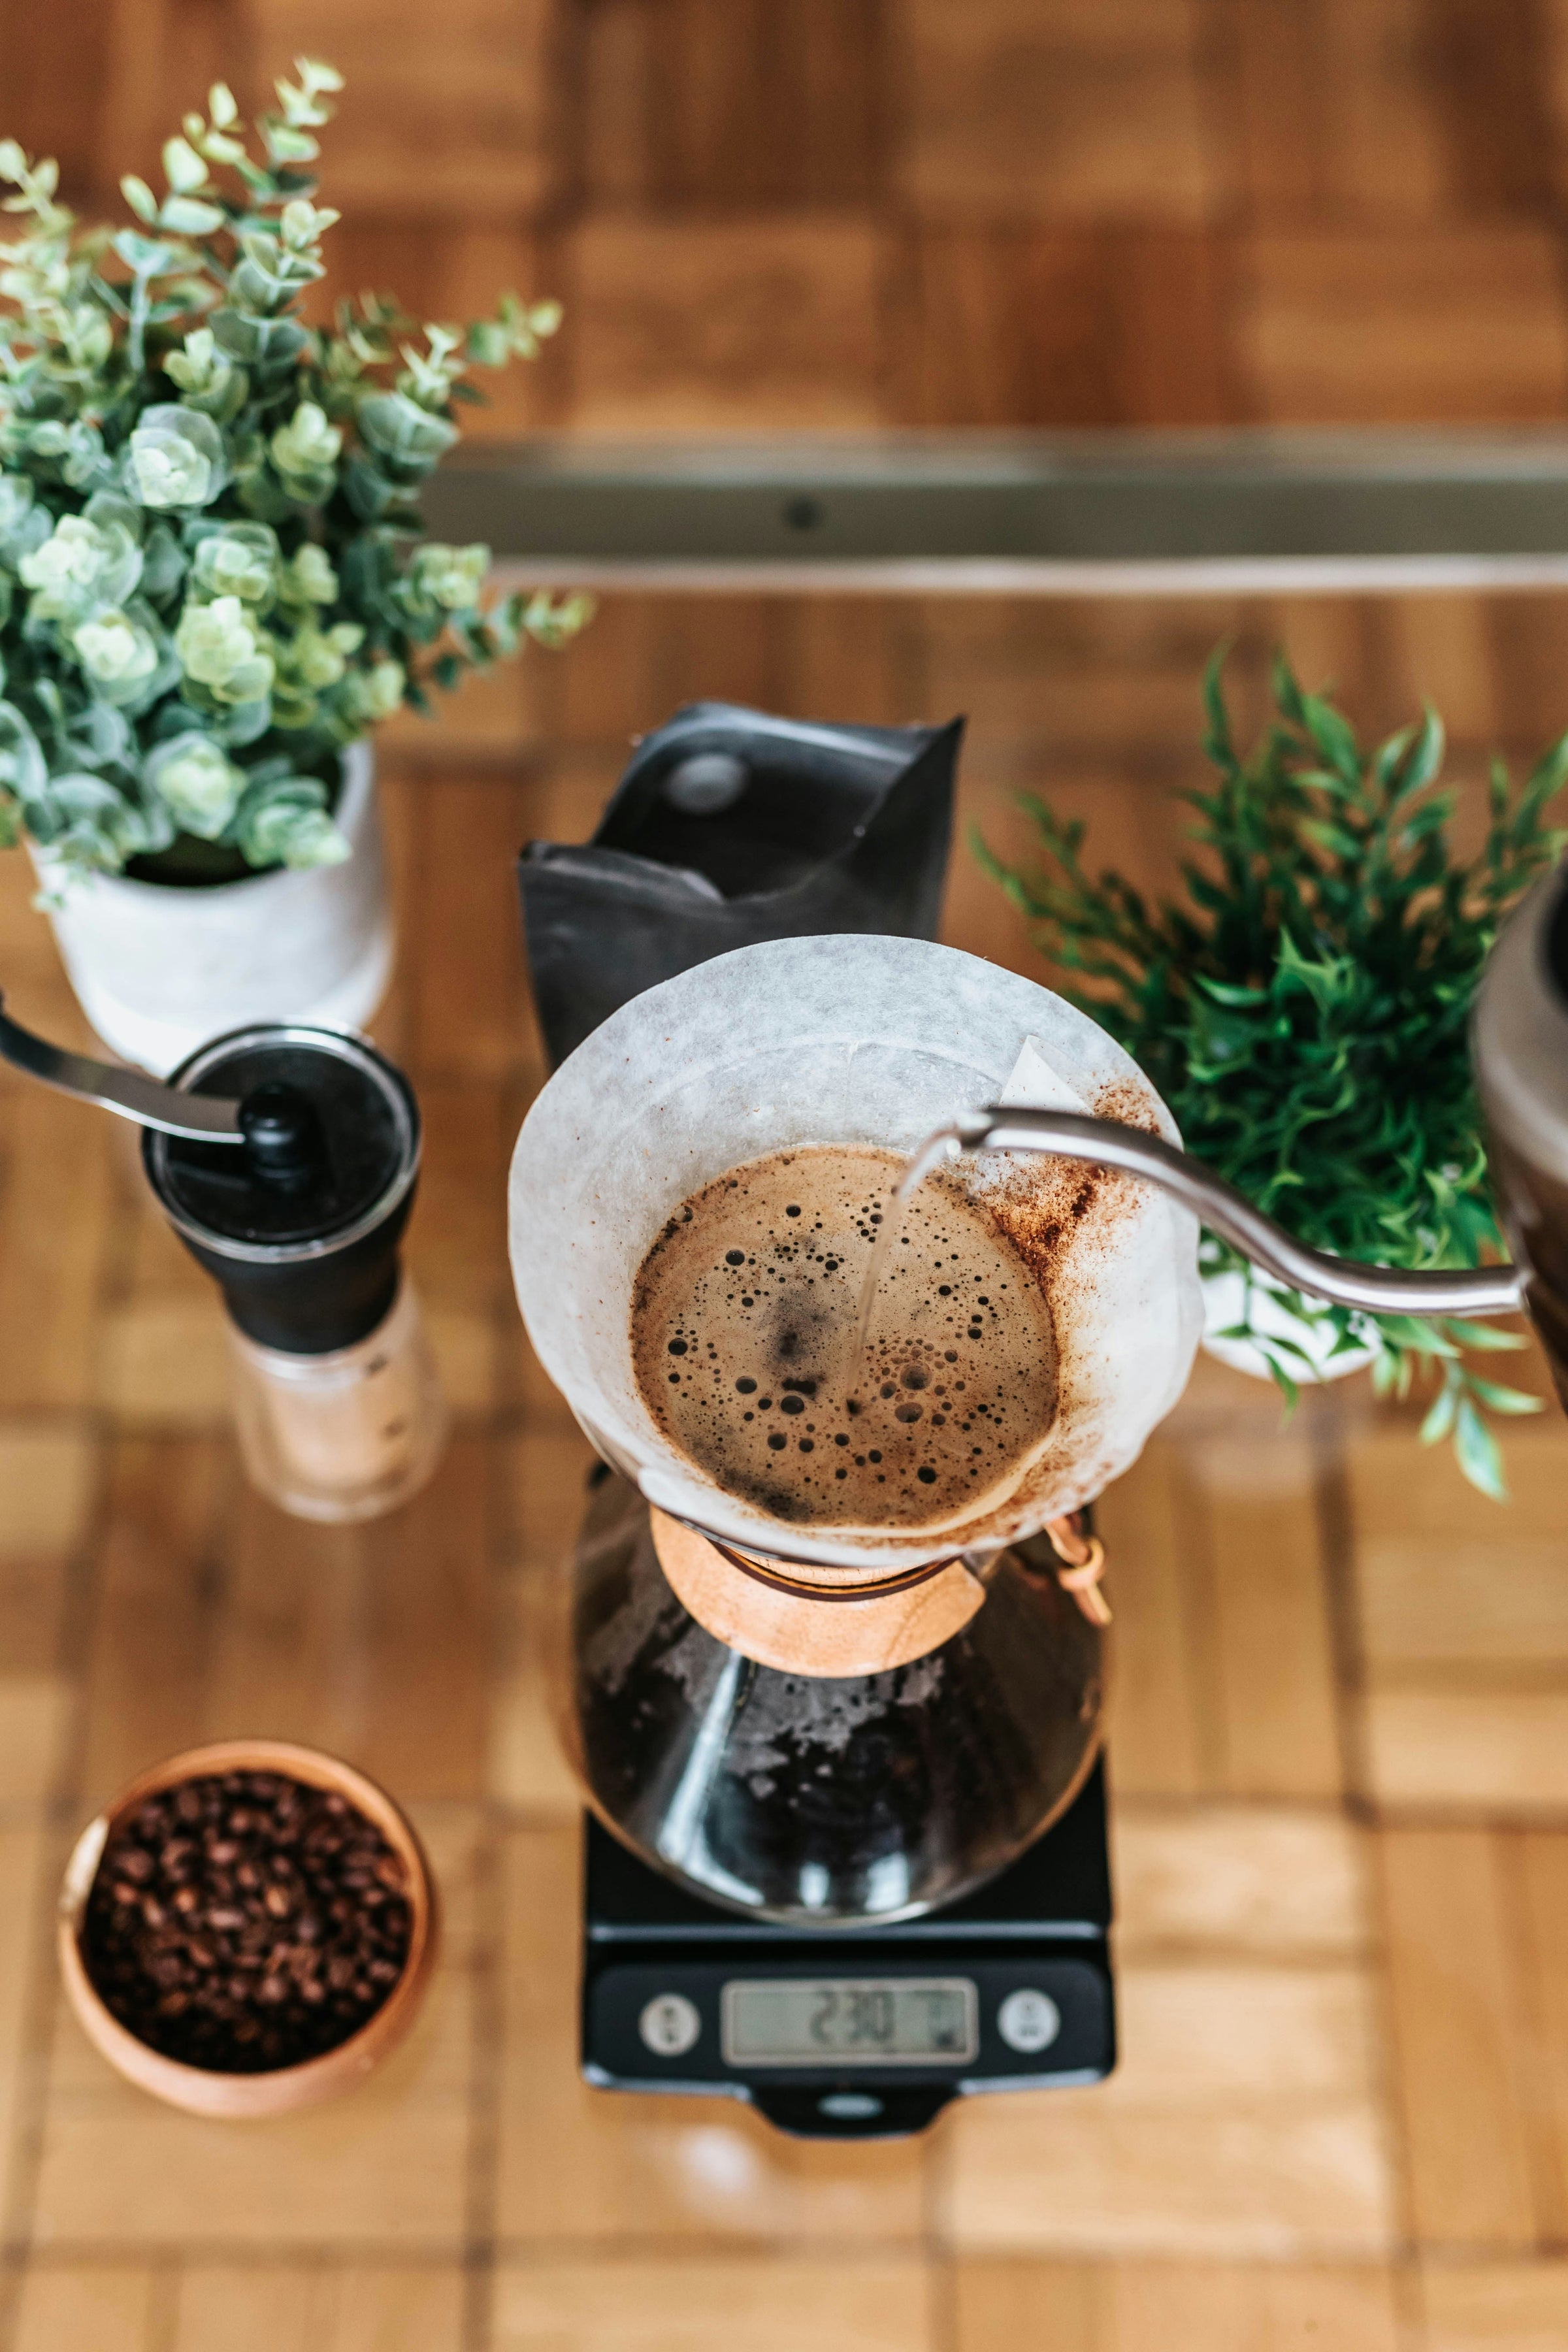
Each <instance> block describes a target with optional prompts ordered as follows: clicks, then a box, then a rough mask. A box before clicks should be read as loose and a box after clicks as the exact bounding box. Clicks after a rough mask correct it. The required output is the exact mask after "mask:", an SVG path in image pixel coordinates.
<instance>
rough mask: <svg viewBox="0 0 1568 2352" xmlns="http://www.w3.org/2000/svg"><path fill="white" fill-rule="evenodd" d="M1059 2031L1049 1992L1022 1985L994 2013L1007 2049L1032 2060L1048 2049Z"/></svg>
mask: <svg viewBox="0 0 1568 2352" xmlns="http://www.w3.org/2000/svg"><path fill="white" fill-rule="evenodd" d="M1061 2030H1062V2013H1061V2011H1060V2010H1059V2009H1058V2007H1057V2005H1056V2002H1055V2001H1054V2000H1052V1999H1051V1997H1050V1994H1049V1993H1048V1992H1041V1991H1039V1990H1038V1989H1037V1987H1036V1986H1034V1985H1022V1986H1020V1987H1019V1989H1018V1990H1017V1991H1016V1992H1010V1993H1009V1994H1008V1995H1007V1998H1006V2000H1005V2001H1004V2002H1003V2004H1002V2006H1001V2008H1000V2009H999V2010H998V2011H997V2012H996V2031H997V2032H998V2033H1000V2035H1001V2036H1002V2039H1003V2041H1004V2042H1005V2043H1006V2044H1007V2047H1008V2049H1009V2050H1021V2051H1022V2052H1023V2053H1024V2054H1025V2055H1026V2057H1032V2056H1033V2055H1034V2053H1036V2051H1037V2050H1048V2049H1049V2048H1050V2046H1051V2044H1052V2042H1054V2041H1055V2040H1056V2038H1057V2036H1058V2033H1059V2032H1061Z"/></svg>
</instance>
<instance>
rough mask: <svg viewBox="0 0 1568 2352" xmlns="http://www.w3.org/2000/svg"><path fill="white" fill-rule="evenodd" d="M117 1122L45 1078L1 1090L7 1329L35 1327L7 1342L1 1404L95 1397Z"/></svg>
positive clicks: (3, 1315) (76, 1402)
mask: <svg viewBox="0 0 1568 2352" xmlns="http://www.w3.org/2000/svg"><path fill="white" fill-rule="evenodd" d="M17 1012H18V1016H19V1017H20V1015H21V1005H20V1003H18V1004H17ZM110 1124H111V1122H110V1120H108V1119H104V1118H96V1117H95V1116H94V1115H93V1113H91V1112H90V1111H84V1110H83V1109H82V1108H81V1107H80V1105H79V1104H78V1103H72V1102H66V1101H64V1100H63V1099H62V1098H61V1097H58V1096H54V1095H50V1094H49V1093H48V1092H47V1091H46V1089H45V1088H44V1087H22V1086H19V1087H16V1089H15V1090H13V1089H10V1088H7V1089H6V1091H5V1093H4V1094H0V1331H5V1332H7V1333H11V1334H17V1333H22V1332H25V1333H26V1347H25V1348H24V1347H20V1346H16V1345H11V1346H7V1347H6V1348H5V1349H0V1412H9V1411H12V1410H13V1409H14V1408H15V1407H16V1406H18V1405H26V1406H27V1407H30V1408H32V1409H34V1410H37V1408H38V1407H39V1406H57V1407H70V1406H82V1405H86V1404H89V1403H90V1402H92V1397H93V1354H94V1347H95V1340H96V1333H95V1330H94V1325H93V1317H94V1312H95V1309H96V1307H97V1304H98V1286H99V1282H100V1276H101V1273H102V1269H103V1264H104V1254H105V1250H106V1247H107V1244H108V1237H109V1209H110V1139H109V1135H108V1129H109V1127H110Z"/></svg>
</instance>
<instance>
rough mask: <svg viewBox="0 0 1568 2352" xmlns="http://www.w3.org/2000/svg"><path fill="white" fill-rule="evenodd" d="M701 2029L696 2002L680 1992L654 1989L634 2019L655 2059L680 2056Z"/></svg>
mask: <svg viewBox="0 0 1568 2352" xmlns="http://www.w3.org/2000/svg"><path fill="white" fill-rule="evenodd" d="M701 2031H702V2020H701V2018H700V2016H699V2015H698V2013H697V2005H696V2003H695V2002H694V2001H689V2000H687V1998H686V1995H685V1994H684V1993H683V1992H656V1993H655V1995H654V1997H653V1999H652V2000H650V2001H649V2002H647V2005H646V2007H645V2008H644V2010H643V2012H642V2015H641V2016H640V2017H639V2018H638V2020H637V2032H639V2033H640V2034H641V2035H642V2038H643V2042H644V2043H645V2044H646V2046H647V2048H648V2049H649V2050H651V2051H652V2052H653V2054H654V2056H655V2057H656V2058H684V2057H685V2055H686V2053H687V2052H688V2051H689V2050H690V2049H693V2048H695V2046H696V2042H697V2038H698V2036H699V2034H700V2032H701Z"/></svg>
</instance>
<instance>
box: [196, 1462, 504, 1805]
mask: <svg viewBox="0 0 1568 2352" xmlns="http://www.w3.org/2000/svg"><path fill="white" fill-rule="evenodd" d="M487 1485H488V1464H487V1462H486V1459H485V1449H484V1447H483V1445H482V1444H481V1443H480V1442H479V1441H478V1440H476V1439H473V1438H469V1437H464V1436H458V1437H456V1438H454V1439H453V1440H452V1442H451V1443H450V1444H449V1445H448V1447H447V1453H446V1454H445V1456H444V1457H443V1460H442V1462H441V1465H440V1466H439V1467H438V1468H437V1472H436V1475H435V1476H434V1478H433V1479H432V1480H431V1482H430V1484H429V1485H428V1486H426V1487H425V1488H424V1489H423V1491H422V1492H421V1493H420V1494H418V1495H416V1496H415V1497H414V1498H413V1500H412V1501H410V1502H408V1503H405V1505H404V1506H403V1507H402V1509H401V1510H399V1511H397V1512H395V1513H393V1514H392V1515H390V1516H389V1517H386V1518H384V1519H379V1520H372V1521H367V1522H365V1523H364V1524H363V1526H360V1527H354V1528H325V1527H317V1526H314V1525H312V1524H311V1523H310V1522H309V1521H306V1520H300V1519H290V1518H287V1517H284V1515H283V1514H282V1513H281V1512H279V1511H277V1510H275V1509H273V1508H272V1507H271V1506H270V1505H269V1504H267V1503H264V1502H263V1501H261V1499H260V1498H259V1497H258V1496H255V1495H254V1494H253V1493H252V1492H251V1491H250V1490H249V1489H248V1488H244V1489H242V1490H241V1492H240V1494H239V1495H238V1496H237V1509H236V1518H235V1528H234V1540H233V1549H232V1551H230V1552H229V1553H228V1554H227V1556H226V1563H225V1564H226V1586H225V1593H224V1607H223V1610H222V1612H221V1614H220V1616H219V1619H218V1622H217V1623H216V1627H215V1629H214V1638H213V1642H212V1647H211V1652H210V1664H209V1667H208V1676H207V1681H206V1686H205V1691H204V1694H203V1702H202V1704H203V1712H204V1716H205V1725H206V1727H207V1736H208V1737H209V1738H218V1737H220V1736H231V1735H233V1734H234V1733H237V1732H239V1731H242V1730H252V1729H255V1730H259V1729H262V1728H265V1729H266V1730H268V1731H269V1732H270V1733H271V1734H273V1735H274V1736H275V1737H278V1738H292V1739H302V1740H304V1741H306V1742H307V1743H309V1744H310V1745H312V1746H315V1747H321V1748H327V1749H329V1750H330V1751H331V1752H332V1753H333V1754H337V1755H343V1756H347V1757H348V1758H350V1759H351V1760H352V1761H353V1762H354V1763H356V1764H358V1765H359V1766H360V1767H361V1768H362V1769H363V1770H364V1771H367V1772H369V1773H370V1774H371V1775H372V1777H373V1778H374V1779H375V1780H382V1781H384V1783H385V1784H386V1785H387V1786H388V1787H389V1788H391V1789H394V1790H396V1791H397V1793H398V1794H399V1796H400V1797H403V1798H404V1799H409V1798H420V1797H424V1798H437V1797H445V1798H463V1797H475V1796H478V1794H479V1790H480V1785H481V1780H482V1775H483V1769H484V1768H483V1756H484V1736H485V1725H484V1692H485V1647H484V1645H485V1638H486V1622H487V1621H486V1593H485V1569H486V1560H487V1556H488V1532H487V1531H488V1526H489V1498H488V1494H487Z"/></svg>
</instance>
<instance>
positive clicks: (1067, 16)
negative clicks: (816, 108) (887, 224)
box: [896, 0, 1220, 220]
mask: <svg viewBox="0 0 1568 2352" xmlns="http://www.w3.org/2000/svg"><path fill="white" fill-rule="evenodd" d="M899 16H900V19H901V21H902V28H903V38H904V42H905V45H906V51H907V56H908V66H907V72H908V76H909V101H908V102H909V115H908V121H907V125H906V127H905V130H904V133H903V139H902V142H901V149H900V154H899V157H898V161H897V164H896V170H897V173H898V178H899V182H900V186H901V187H902V190H903V192H904V194H905V195H906V196H907V197H908V198H909V200H910V202H911V203H912V204H914V205H917V206H918V207H919V208H920V209H921V211H922V212H924V213H926V214H928V215H947V216H950V217H951V216H952V215H953V214H955V213H956V214H959V215H975V214H989V215H1003V216H1006V215H1017V214H1020V213H1022V214H1025V215H1027V214H1030V213H1034V214H1043V215H1050V216H1054V217H1057V218H1064V217H1065V218H1077V219H1084V218H1093V219H1096V220H1129V219H1132V220H1142V219H1149V218H1153V219H1156V220H1161V219H1164V220H1196V219H1200V218H1202V217H1204V216H1205V215H1206V214H1207V213H1208V212H1209V211H1210V210H1211V209H1212V208H1213V206H1214V205H1215V203H1216V201H1217V199H1218V195H1219V176H1220V175H1219V172H1218V169H1217V166H1216V160H1215V156H1214V154H1213V152H1212V150H1211V146H1210V142H1209V139H1208V136H1207V134H1206V126H1205V121H1204V116H1203V110H1202V106H1201V100H1200V95H1199V82H1198V75H1197V69H1196V68H1197V59H1196V41H1197V37H1198V29H1199V27H1198V16H1197V11H1196V10H1195V9H1194V8H1193V7H1191V6H1188V5H1184V0H1175V5H1169V0H1110V4H1109V5H1100V6H1099V7H1096V8H1093V9H1083V8H1078V7H1075V6H1073V5H1072V0H971V5H968V6H966V7H965V8H963V9H962V10H955V9H952V8H948V7H944V6H943V5H942V0H901V5H900V10H899Z"/></svg>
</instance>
